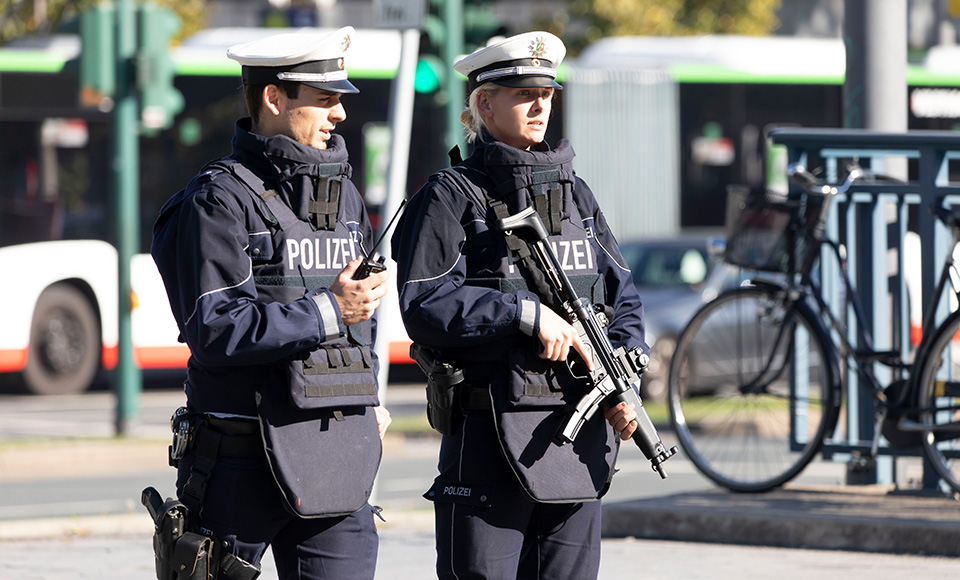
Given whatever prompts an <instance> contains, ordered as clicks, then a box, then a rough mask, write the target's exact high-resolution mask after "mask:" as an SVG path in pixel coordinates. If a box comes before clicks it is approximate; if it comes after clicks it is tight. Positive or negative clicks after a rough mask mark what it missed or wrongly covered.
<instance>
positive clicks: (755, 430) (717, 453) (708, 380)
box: [668, 165, 960, 492]
mask: <svg viewBox="0 0 960 580" xmlns="http://www.w3.org/2000/svg"><path fill="white" fill-rule="evenodd" d="M790 173H791V177H792V179H793V180H794V181H795V182H797V183H799V184H800V185H801V186H802V187H803V189H804V190H805V193H804V194H802V195H801V196H800V197H799V198H798V199H790V200H787V199H769V198H768V197H766V196H765V195H760V196H757V195H749V194H748V192H747V191H746V190H735V189H734V190H731V192H730V193H729V194H728V210H727V247H726V250H725V259H726V260H727V261H728V262H730V263H732V264H734V265H736V266H740V267H743V268H745V269H750V270H756V271H758V272H760V273H764V274H766V275H765V276H763V278H755V279H752V280H749V281H747V282H745V283H744V284H742V285H741V286H740V287H739V288H735V289H732V290H729V291H726V292H724V293H722V294H721V295H720V296H718V297H717V298H716V299H714V300H713V301H711V302H709V303H707V304H706V305H704V306H703V307H702V308H701V309H700V310H699V311H698V312H697V314H695V315H694V316H693V318H692V319H691V320H690V322H689V323H688V325H687V327H686V328H685V330H684V331H683V333H682V334H681V336H680V338H679V340H678V344H677V348H676V351H675V353H674V356H673V359H672V362H671V366H670V375H669V384H668V389H669V407H670V414H671V419H672V421H673V426H674V429H675V431H676V433H677V436H678V438H679V440H680V444H681V445H682V447H683V449H684V451H685V452H686V454H687V456H688V457H689V458H690V459H691V460H692V461H693V463H694V464H695V465H696V467H697V468H698V469H699V470H700V471H701V472H702V473H703V474H704V475H706V476H707V477H708V478H710V479H711V480H713V481H714V482H716V483H717V484H719V485H721V486H723V487H726V488H729V489H731V490H734V491H742V492H758V491H767V490H770V489H773V488H776V487H778V486H780V485H782V484H784V483H786V482H788V481H790V480H791V479H792V478H794V477H795V476H797V475H798V474H799V473H800V472H801V471H802V470H803V469H804V467H806V465H807V464H808V463H809V462H810V461H811V460H812V459H813V457H814V456H815V455H816V454H817V452H818V451H819V450H820V449H821V447H822V445H823V443H824V439H825V438H828V437H830V436H831V435H832V434H833V433H834V430H835V427H836V426H837V424H838V419H839V418H840V404H841V400H844V399H845V396H846V393H847V391H846V389H847V385H846V383H847V380H846V377H847V375H848V374H849V373H848V372H847V371H848V369H849V370H855V371H857V374H858V376H859V377H860V380H861V382H863V381H866V385H867V389H866V390H867V391H869V392H870V393H872V394H873V396H874V409H875V421H876V424H875V426H876V429H875V437H874V441H873V445H872V448H871V449H870V452H872V453H873V454H874V455H876V453H877V448H878V440H879V437H880V435H881V434H883V435H884V436H885V437H887V438H888V439H890V440H891V441H895V442H896V444H897V445H900V446H914V447H915V446H922V448H923V453H924V454H925V455H926V456H927V457H928V458H929V459H930V462H931V463H932V464H933V466H934V467H935V469H936V471H937V473H938V474H939V476H940V477H941V478H943V481H944V482H945V483H946V484H947V485H949V486H950V487H952V488H953V490H954V491H955V492H960V382H958V381H960V311H954V312H952V313H951V314H949V315H948V316H947V317H946V319H945V320H943V321H942V322H941V323H939V324H938V325H936V326H934V323H935V316H936V312H937V310H938V307H939V305H940V303H941V301H942V300H945V299H946V300H949V301H950V304H951V305H952V306H951V310H956V302H957V297H960V272H958V271H957V268H956V266H955V264H954V260H953V252H952V249H953V248H954V247H955V246H956V244H957V243H958V242H960V219H958V216H956V215H954V214H953V213H952V212H951V211H950V210H948V209H946V208H945V207H944V206H943V204H942V203H941V204H938V205H936V207H933V208H931V209H932V211H934V212H935V214H936V216H937V218H938V219H939V220H940V221H941V222H942V223H944V224H946V225H947V226H948V227H949V228H950V229H951V231H952V233H953V241H952V245H951V251H949V252H948V253H947V257H946V260H945V262H944V264H943V268H942V270H941V274H940V279H939V282H938V284H937V286H936V295H935V296H934V297H933V300H931V305H930V307H929V309H928V311H927V312H926V313H925V315H924V325H923V330H924V333H923V337H922V339H921V341H920V344H919V346H918V347H917V350H916V352H915V353H914V356H913V357H912V362H907V361H905V360H904V359H905V358H906V357H905V356H904V355H903V354H902V353H901V352H900V351H899V350H894V351H877V350H875V349H874V348H873V341H872V337H871V334H870V333H869V332H868V331H867V330H866V329H867V328H868V325H867V324H866V322H865V318H866V317H865V314H864V309H863V306H862V304H861V301H860V298H859V296H858V295H857V294H856V292H855V291H854V288H853V285H852V283H851V281H850V278H849V276H848V274H847V272H846V270H845V268H841V269H840V272H841V274H840V278H841V280H842V284H843V285H842V288H843V289H844V290H845V300H846V301H849V304H850V306H851V307H852V310H853V313H854V320H855V324H853V325H852V326H855V329H856V330H855V331H854V332H853V333H852V334H854V336H855V340H851V338H850V337H849V336H848V332H847V330H846V328H845V327H844V324H843V323H842V322H841V317H840V316H837V315H836V314H834V312H833V311H831V308H830V306H829V305H828V304H827V301H826V300H825V299H824V295H823V292H822V287H821V283H820V281H819V279H818V276H817V275H816V274H815V273H816V272H817V269H816V268H815V264H817V262H818V260H819V259H820V257H821V254H822V253H824V254H827V255H829V254H832V255H833V256H834V257H835V258H836V259H837V260H838V263H839V264H841V265H842V264H844V262H845V260H844V259H843V248H842V246H841V245H840V244H839V243H838V242H837V241H835V240H832V239H830V238H829V237H827V236H826V234H825V231H826V228H825V224H826V219H827V215H828V213H829V210H830V206H831V203H832V201H833V200H834V198H835V197H836V196H837V195H838V194H841V193H845V192H846V191H847V190H848V189H849V188H850V187H851V185H852V184H853V183H854V182H855V181H856V180H858V179H861V178H862V176H863V172H862V171H861V170H860V169H859V168H857V167H853V168H850V170H849V174H848V176H847V178H846V181H845V182H844V183H843V184H842V185H840V186H833V185H824V184H820V183H817V181H816V179H815V178H814V177H813V176H812V175H811V174H810V173H808V172H807V171H805V170H804V169H803V168H802V167H799V166H796V165H794V166H791V171H790ZM824 248H827V250H826V251H825V252H821V250H822V249H824ZM761 275H763V274H761ZM951 276H952V278H951ZM948 282H949V283H950V284H951V287H952V288H951V289H952V291H951V292H949V293H947V292H945V290H946V287H947V284H948ZM845 308H846V306H845ZM841 311H843V310H841ZM877 366H881V367H882V366H885V367H888V368H890V369H892V370H891V371H890V373H888V374H890V375H891V376H892V377H893V379H894V380H893V381H880V380H878V379H877V376H876V374H877V373H876V372H875V370H874V368H875V367H877Z"/></svg>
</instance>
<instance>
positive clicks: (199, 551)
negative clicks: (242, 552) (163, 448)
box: [140, 487, 260, 580]
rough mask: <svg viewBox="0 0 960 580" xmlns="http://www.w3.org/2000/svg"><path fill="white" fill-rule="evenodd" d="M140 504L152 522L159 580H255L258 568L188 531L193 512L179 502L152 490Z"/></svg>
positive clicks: (155, 560)
mask: <svg viewBox="0 0 960 580" xmlns="http://www.w3.org/2000/svg"><path fill="white" fill-rule="evenodd" d="M140 499H141V502H142V503H143V505H144V506H145V507H146V508H147V511H149V512H150V516H151V517H152V518H153V524H154V532H153V557H154V563H155V566H156V571H157V580H216V579H217V578H218V577H222V578H226V579H227V580H256V578H257V576H259V575H260V568H259V566H254V565H252V564H250V563H248V562H246V561H244V560H241V559H240V558H238V557H236V556H234V555H233V554H221V551H222V550H221V548H220V545H219V542H218V541H217V539H216V538H211V537H208V536H203V535H201V534H197V533H194V532H188V531H186V530H187V528H188V526H189V520H190V510H189V509H187V506H185V505H184V504H183V502H181V501H180V500H177V499H173V498H167V500H166V501H164V500H162V499H161V498H160V493H159V492H157V490H156V489H154V488H152V487H148V488H146V489H145V490H143V494H142V496H141V498H140Z"/></svg>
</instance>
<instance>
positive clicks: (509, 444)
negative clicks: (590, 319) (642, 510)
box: [393, 32, 648, 580]
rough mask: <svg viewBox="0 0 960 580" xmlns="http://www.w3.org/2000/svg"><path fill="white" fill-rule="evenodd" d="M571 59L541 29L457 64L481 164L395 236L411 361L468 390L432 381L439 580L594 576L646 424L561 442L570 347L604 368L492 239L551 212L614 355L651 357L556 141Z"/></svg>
mask: <svg viewBox="0 0 960 580" xmlns="http://www.w3.org/2000/svg"><path fill="white" fill-rule="evenodd" d="M564 53H565V49H564V46H563V44H562V43H561V41H560V40H559V39H558V38H556V37H555V36H553V35H551V34H549V33H546V32H530V33H526V34H521V35H518V36H514V37H511V38H508V39H506V40H503V41H502V42H499V43H496V44H493V45H490V46H488V47H486V48H483V49H480V50H478V51H476V52H474V53H473V54H471V55H469V56H467V57H465V58H463V59H461V60H460V61H458V62H457V63H456V64H455V66H454V68H455V69H456V70H457V71H458V72H460V73H461V74H463V75H465V76H466V77H467V78H468V80H469V88H470V96H469V105H468V108H467V109H466V110H465V111H464V112H463V113H462V115H461V120H462V122H463V123H464V125H466V127H467V130H468V132H469V139H470V141H471V142H473V143H474V145H475V148H474V151H473V154H472V155H471V156H470V157H469V158H468V159H466V160H465V161H463V162H461V163H459V164H458V165H456V166H455V167H453V168H450V169H447V170H444V171H441V172H439V173H438V174H436V175H434V176H432V177H431V178H430V180H429V181H428V183H427V184H426V185H425V186H424V187H423V188H422V189H421V190H420V191H419V192H418V193H417V194H416V195H415V196H414V197H413V198H412V199H411V202H410V206H409V207H408V209H407V212H406V215H405V216H404V219H403V221H402V223H401V225H400V227H399V228H398V230H397V233H396V234H395V236H394V238H393V246H394V247H393V255H394V256H395V257H396V260H397V263H398V287H399V289H400V305H401V311H402V313H403V320H404V324H405V326H406V329H407V331H408V333H409V335H410V337H411V338H412V339H413V341H414V343H415V345H414V348H413V351H414V354H415V356H416V358H417V359H418V362H421V366H423V367H425V369H426V370H427V371H428V372H431V371H436V370H437V369H446V370H445V373H446V378H447V379H448V380H447V383H450V382H457V381H456V380H452V381H451V380H449V379H450V377H456V379H459V378H460V376H461V374H460V373H462V378H463V380H462V382H460V383H459V384H458V385H457V386H456V387H455V388H454V389H453V390H451V391H444V392H449V393H453V394H454V395H453V396H454V400H452V401H450V400H447V401H446V402H445V400H444V398H443V396H442V394H440V393H441V390H442V389H440V388H437V387H436V383H437V381H433V382H432V383H431V396H430V414H431V421H432V422H433V424H434V426H435V427H437V426H438V425H439V426H441V427H439V429H438V430H441V431H442V432H444V431H445V432H446V434H445V436H444V437H443V441H442V444H441V450H440V462H439V471H440V474H439V476H438V477H437V478H436V481H435V483H434V485H433V487H432V488H431V489H430V490H429V491H428V492H427V494H426V496H425V497H427V498H428V499H430V500H432V501H433V502H434V510H435V514H436V538H437V555H438V558H437V571H438V575H439V577H440V578H459V579H462V578H492V579H493V578H495V579H503V578H576V579H579V580H582V579H584V578H591V577H595V576H596V574H597V573H598V570H599V562H600V554H599V551H600V502H599V501H596V500H598V498H599V497H600V496H602V495H603V494H604V493H605V492H606V489H607V487H608V486H609V482H610V477H611V476H612V473H613V464H614V460H615V458H616V452H617V448H618V444H619V441H618V440H617V435H616V433H619V434H620V437H621V438H622V439H624V440H626V439H627V438H629V437H630V435H631V434H632V432H633V430H634V429H635V426H636V424H635V423H634V422H633V419H634V417H635V416H636V414H635V412H634V410H633V407H632V406H626V405H624V404H623V403H620V404H619V405H617V406H616V407H614V408H611V409H608V410H607V411H606V416H607V419H608V421H609V423H610V424H611V425H612V426H613V430H611V429H610V428H609V427H608V426H607V425H606V423H604V421H603V418H602V417H601V416H600V414H599V413H597V414H595V415H594V416H593V419H592V420H591V421H590V422H588V424H587V425H586V426H585V427H583V429H582V430H581V432H580V433H579V435H578V436H577V438H576V440H575V442H574V443H573V444H572V445H563V446H560V445H556V444H554V443H553V437H554V434H555V433H556V430H557V425H558V420H559V417H561V416H562V415H563V410H564V404H565V402H567V401H569V400H575V399H577V398H579V396H582V395H583V394H584V393H585V392H586V391H585V389H586V385H585V381H583V380H582V379H577V378H575V377H574V376H573V375H572V374H571V373H570V372H569V371H568V370H567V368H566V367H565V365H564V364H563V361H566V360H567V358H568V355H572V353H571V352H570V351H571V349H573V350H574V351H576V352H578V353H579V354H580V356H581V357H582V358H583V359H585V360H590V357H588V356H586V354H585V347H584V345H583V344H582V343H581V341H580V339H579V338H578V336H577V333H576V332H575V331H574V329H573V327H571V326H570V325H569V324H568V323H567V322H566V321H565V320H564V319H563V318H561V317H560V316H559V315H558V314H557V313H555V312H554V310H553V309H552V308H551V307H550V306H549V304H550V299H551V296H550V292H549V289H544V288H543V286H542V284H540V285H539V286H538V284H537V282H536V280H535V278H536V277H535V276H531V267H530V264H529V263H526V262H524V261H522V260H520V259H519V257H518V256H519V254H516V253H515V252H514V251H513V250H515V249H516V248H515V247H511V251H508V246H509V245H510V244H511V242H510V240H509V239H508V238H505V237H504V234H503V232H501V231H499V229H498V228H497V227H496V222H497V218H498V216H499V217H503V215H512V214H515V213H517V212H519V211H520V210H522V209H524V208H526V207H528V206H533V207H535V208H537V211H538V213H540V215H541V217H542V219H543V221H544V222H545V224H547V226H548V228H549V231H550V234H551V235H550V243H551V244H552V245H553V247H554V248H555V251H556V252H557V254H558V257H559V258H560V261H561V263H562V265H563V268H564V270H565V271H566V274H567V275H568V277H569V278H570V280H571V282H572V283H573V284H574V286H576V287H577V288H578V289H579V290H580V292H583V293H587V295H589V296H591V297H592V298H593V301H594V302H595V303H598V304H605V305H606V306H607V307H609V309H610V310H611V311H612V312H611V314H612V316H611V321H610V324H609V326H608V327H607V329H606V330H607V333H608V336H609V337H610V339H611V341H612V342H613V343H614V346H624V347H626V348H627V349H642V350H643V351H647V350H648V349H647V346H646V345H645V344H644V343H643V324H642V314H641V312H642V310H641V304H640V299H639V296H638V294H637V291H636V289H635V288H634V286H633V283H632V281H631V277H630V271H629V270H628V269H627V268H626V267H625V266H624V265H623V259H622V257H621V256H620V252H619V250H618V247H617V243H616V240H615V239H614V237H613V235H612V234H611V233H610V231H609V229H608V227H607V224H606V221H605V219H604V217H603V214H602V213H601V212H600V208H599V207H598V206H597V201H596V199H595V198H594V196H593V194H592V193H591V192H590V190H589V188H588V187H587V186H586V184H585V183H584V182H583V181H582V180H581V179H580V178H578V177H576V176H575V175H574V173H573V171H572V168H571V161H572V159H573V155H574V154H573V150H572V149H571V147H570V145H569V143H567V142H566V141H561V142H560V143H559V144H558V146H557V148H556V149H550V148H549V147H548V146H547V145H546V144H545V143H544V141H543V139H544V135H545V132H546V129H547V123H548V122H549V118H550V111H551V102H552V98H553V95H554V91H555V90H556V89H559V88H561V87H560V85H559V84H557V83H556V81H555V77H556V66H557V65H558V64H559V63H560V61H561V60H562V58H563V55H564ZM580 292H578V293H580ZM451 369H454V370H453V371H452V372H451ZM437 374H439V372H436V373H434V376H433V378H435V379H437V378H438V377H437V376H436V375H437ZM445 410H446V412H444V411H445ZM614 431H616V433H614Z"/></svg>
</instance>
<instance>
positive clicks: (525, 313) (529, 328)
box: [520, 298, 537, 336]
mask: <svg viewBox="0 0 960 580" xmlns="http://www.w3.org/2000/svg"><path fill="white" fill-rule="evenodd" d="M536 323H537V303H536V302H534V301H533V300H530V299H529V298H524V299H522V300H520V332H522V333H524V334H526V335H527V336H533V331H534V326H535V325H536Z"/></svg>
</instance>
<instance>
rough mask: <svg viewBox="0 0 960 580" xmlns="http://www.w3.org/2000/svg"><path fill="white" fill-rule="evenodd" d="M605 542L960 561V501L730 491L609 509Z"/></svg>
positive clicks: (830, 492)
mask: <svg viewBox="0 0 960 580" xmlns="http://www.w3.org/2000/svg"><path fill="white" fill-rule="evenodd" d="M601 533H602V535H603V536H604V537H611V538H613V537H635V538H644V539H658V540H676V541H687V542H689V541H692V542H708V543H722V544H743V545H756V546H772V547H791V548H815V549H825V550H852V551H861V552H885V553H910V554H924V555H937V556H960V502H957V501H954V500H953V499H950V498H946V497H927V496H917V495H901V494H897V493H877V492H876V490H857V491H839V490H837V489H830V490H825V489H817V488H792V489H782V490H777V491H773V492H769V493H766V494H733V493H730V492H726V491H709V492H701V493H689V494H680V495H675V496H669V497H663V498H654V499H644V500H635V501H628V502H620V503H616V504H610V505H607V506H604V510H603V527H602V531H601Z"/></svg>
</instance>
